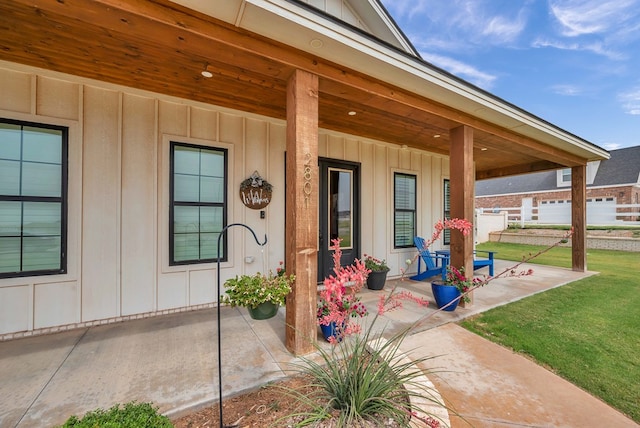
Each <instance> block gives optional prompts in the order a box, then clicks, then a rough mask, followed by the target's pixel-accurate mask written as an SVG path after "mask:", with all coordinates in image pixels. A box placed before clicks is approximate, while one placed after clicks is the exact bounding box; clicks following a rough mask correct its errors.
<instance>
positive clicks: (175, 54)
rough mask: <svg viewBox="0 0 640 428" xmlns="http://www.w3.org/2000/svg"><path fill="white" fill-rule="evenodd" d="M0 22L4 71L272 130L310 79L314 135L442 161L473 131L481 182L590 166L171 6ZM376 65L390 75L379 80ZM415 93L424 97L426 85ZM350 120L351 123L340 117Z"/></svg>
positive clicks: (16, 4)
mask: <svg viewBox="0 0 640 428" xmlns="http://www.w3.org/2000/svg"><path fill="white" fill-rule="evenodd" d="M182 1H186V0H182ZM202 3H207V2H202ZM214 3H215V2H214ZM198 4H199V5H200V2H198ZM225 4H226V5H227V7H226V8H224V9H223V10H217V13H218V14H219V15H221V16H226V17H227V19H231V18H230V17H231V16H232V15H233V14H236V16H238V15H242V16H243V17H246V19H247V21H246V23H251V22H253V21H254V20H260V19H265V18H266V17H270V18H269V19H270V24H274V25H273V26H278V25H279V24H281V23H284V22H287V20H284V21H279V20H278V19H277V18H275V17H273V16H271V15H267V16H264V15H261V14H259V13H257V12H258V11H247V4H246V3H241V2H238V1H233V0H228V3H227V0H225ZM243 4H244V6H243ZM200 6H201V5H200ZM243 7H244V12H241V11H240V9H242V8H243ZM0 13H1V15H0V16H1V18H0V47H1V48H2V50H3V59H4V60H6V61H12V62H18V63H22V64H27V65H30V66H35V67H40V68H44V69H49V70H54V71H58V72H62V73H68V74H73V75H77V76H82V77H86V78H91V79H98V80H102V81H106V82H111V83H116V84H121V85H125V86H130V87H134V88H138V89H144V90H149V91H153V92H158V93H164V94H168V95H171V96H176V97H181V98H185V99H191V100H195V101H198V102H203V103H210V104H215V105H220V106H223V107H228V108H233V109H238V110H243V111H247V112H250V113H255V114H260V115H264V116H269V117H274V118H278V119H285V117H286V85H287V80H288V78H289V76H290V75H291V73H292V72H293V70H295V69H296V68H298V69H304V70H307V71H309V72H312V73H316V74H318V76H319V77H320V79H319V82H320V93H319V103H320V105H319V122H320V125H321V126H322V127H324V128H327V129H330V130H335V131H340V132H345V133H348V134H352V135H356V136H363V137H367V138H373V139H376V140H380V141H384V142H388V143H392V144H398V145H407V146H411V147H416V148H419V149H424V150H427V151H432V152H435V153H441V154H444V155H448V153H449V140H448V133H449V130H450V129H452V128H454V127H457V126H460V125H461V124H464V125H469V126H472V127H474V129H475V131H474V132H475V153H474V154H475V160H476V170H477V175H478V177H479V178H487V177H492V176H500V175H506V174H512V173H522V172H527V171H535V170H540V169H548V168H558V167H562V166H575V165H580V164H584V163H585V162H586V160H587V157H588V156H594V153H595V155H596V156H597V154H598V152H597V150H591V151H589V150H586V149H582V148H581V149H580V150H577V152H572V151H570V150H565V149H563V148H559V147H555V146H552V145H549V144H548V141H546V139H543V138H540V139H536V138H531V137H530V136H527V135H526V134H525V133H514V132H512V131H511V130H509V127H511V128H513V126H515V125H512V124H511V123H510V122H509V124H508V125H506V126H497V125H496V123H491V122H490V121H488V120H486V119H484V118H483V117H482V116H481V115H474V114H469V113H468V112H466V111H463V110H462V109H456V108H454V107H452V106H451V105H447V104H446V103H440V102H438V101H435V100H434V99H435V98H437V97H436V95H434V96H433V97H427V96H420V95H417V94H416V93H415V92H413V91H411V90H407V89H406V88H404V87H403V86H400V85H394V84H390V83H389V82H388V79H386V80H385V79H377V78H376V76H377V75H378V74H380V75H381V76H383V77H384V76H385V74H386V73H390V71H389V70H390V69H391V68H392V66H391V65H390V64H388V63H385V62H384V61H379V60H375V58H376V57H377V55H375V54H373V53H372V54H371V55H370V59H369V61H370V62H369V68H370V70H369V71H370V72H368V73H363V72H361V71H358V70H355V69H352V68H349V67H345V66H344V65H343V64H338V63H335V62H333V61H329V60H327V59H326V57H325V55H319V54H313V53H312V52H307V51H305V50H303V49H292V48H291V46H288V45H286V44H284V43H279V42H277V41H274V40H272V39H270V38H265V37H263V36H261V35H258V34H255V33H253V32H249V31H246V30H243V29H239V28H237V27H235V26H233V25H229V24H226V23H224V22H221V21H220V20H218V19H214V18H211V17H210V16H206V15H203V14H200V13H198V12H195V11H193V10H190V9H186V8H183V7H181V6H179V5H176V4H175V3H172V2H169V1H164V0H156V1H147V2H138V1H135V0H66V1H65V2H42V3H41V4H39V5H34V4H33V1H32V0H4V1H3V2H2V3H0ZM243 19H244V18H243ZM252 25H258V23H257V22H255V23H253V24H252ZM283 25H284V24H283ZM298 29H299V30H300V32H298V33H295V34H296V37H295V39H302V38H303V37H310V36H312V35H313V34H315V33H313V31H315V30H313V29H312V30H310V31H312V33H309V34H307V33H305V31H307V30H305V29H304V28H298ZM274 31H276V32H279V31H280V30H274ZM285 33H286V32H284V33H283V34H279V33H278V34H279V35H278V36H277V37H284V36H285ZM345 37H346V36H345ZM289 38H290V39H291V38H292V37H289ZM336 38H338V37H337V36H336ZM332 40H333V39H332ZM331 43H335V49H337V50H340V51H341V52H343V53H342V54H341V55H347V56H353V51H352V50H349V48H348V40H343V41H342V42H338V41H337V40H333V41H332V42H331ZM330 47H331V46H330ZM308 49H309V50H310V48H308ZM369 49H371V50H376V49H380V46H378V45H375V44H373V45H372V46H371V47H370V48H369ZM376 61H378V62H376ZM205 63H209V67H210V70H211V71H212V72H213V74H214V77H213V78H211V79H205V78H203V77H202V76H201V75H200V71H201V70H202V68H203V67H204V64H205ZM378 63H379V64H380V68H388V69H389V70H388V71H383V72H380V71H379V70H378V69H377V64H378ZM372 65H376V66H375V67H374V66H372ZM396 73H399V74H402V73H403V70H402V69H396ZM410 75H411V74H410V73H408V74H406V76H410ZM423 85H425V86H428V85H429V83H428V80H425V81H423ZM431 87H432V88H433V93H434V94H436V93H440V94H442V93H443V92H446V89H445V88H442V87H438V85H432V86H431ZM445 98H446V97H445ZM349 111H355V112H356V113H357V114H356V115H355V116H349V115H348V112H349ZM511 120H515V119H513V118H511V119H509V121H511ZM435 135H439V136H440V137H437V138H436V137H435ZM547 139H548V138H547ZM484 148H486V149H488V150H482V149H484Z"/></svg>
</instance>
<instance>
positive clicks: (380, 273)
mask: <svg viewBox="0 0 640 428" xmlns="http://www.w3.org/2000/svg"><path fill="white" fill-rule="evenodd" d="M364 266H365V267H366V268H367V269H369V270H370V271H371V272H370V273H369V276H368V277H367V288H369V289H370V290H382V289H383V288H384V283H385V282H386V281H387V273H389V266H387V262H386V260H381V259H377V258H375V257H373V256H370V255H367V254H365V255H364Z"/></svg>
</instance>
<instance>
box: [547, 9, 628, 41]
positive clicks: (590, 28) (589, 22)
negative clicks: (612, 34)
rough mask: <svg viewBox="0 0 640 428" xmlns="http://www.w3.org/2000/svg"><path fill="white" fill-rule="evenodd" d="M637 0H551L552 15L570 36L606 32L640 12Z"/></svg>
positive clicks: (566, 34) (565, 33)
mask: <svg viewBox="0 0 640 428" xmlns="http://www.w3.org/2000/svg"><path fill="white" fill-rule="evenodd" d="M638 3H639V2H638V0H586V1H585V0H550V2H549V7H550V10H551V13H552V14H553V16H554V17H555V18H556V19H557V20H558V22H559V23H560V25H561V26H562V34H563V35H564V36H568V37H575V36H580V35H583V34H595V33H604V32H606V31H609V30H610V29H614V30H615V28H616V27H620V26H621V24H622V23H623V22H626V21H629V20H630V19H631V18H633V17H634V16H636V15H637V12H636V10H637V7H638Z"/></svg>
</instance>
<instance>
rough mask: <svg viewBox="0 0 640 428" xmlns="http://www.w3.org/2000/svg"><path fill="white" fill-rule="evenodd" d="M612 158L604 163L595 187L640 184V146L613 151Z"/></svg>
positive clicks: (597, 176) (601, 164) (595, 181)
mask: <svg viewBox="0 0 640 428" xmlns="http://www.w3.org/2000/svg"><path fill="white" fill-rule="evenodd" d="M610 153H611V158H610V159H608V160H606V161H602V162H601V163H600V168H598V173H597V174H596V178H595V180H594V182H593V185H594V186H611V185H617V184H633V183H640V146H635V147H627V148H625V149H619V150H612V151H611V152H610Z"/></svg>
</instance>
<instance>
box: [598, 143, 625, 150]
mask: <svg viewBox="0 0 640 428" xmlns="http://www.w3.org/2000/svg"><path fill="white" fill-rule="evenodd" d="M602 147H603V148H604V149H605V150H618V149H619V148H621V147H622V144H619V143H605V144H603V146H602Z"/></svg>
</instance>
